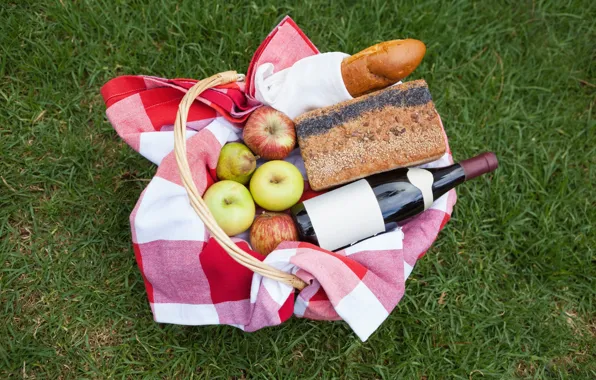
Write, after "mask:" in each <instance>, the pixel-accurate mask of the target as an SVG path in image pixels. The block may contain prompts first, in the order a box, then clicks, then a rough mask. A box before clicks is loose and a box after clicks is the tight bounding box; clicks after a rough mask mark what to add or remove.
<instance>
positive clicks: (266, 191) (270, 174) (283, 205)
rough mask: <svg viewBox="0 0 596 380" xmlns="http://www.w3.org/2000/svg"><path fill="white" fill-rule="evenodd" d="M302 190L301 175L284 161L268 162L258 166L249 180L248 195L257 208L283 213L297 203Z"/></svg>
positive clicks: (295, 168)
mask: <svg viewBox="0 0 596 380" xmlns="http://www.w3.org/2000/svg"><path fill="white" fill-rule="evenodd" d="M303 190H304V181H303V180H302V174H300V170H298V168H297V167H295V166H294V165H292V164H290V163H289V162H286V161H279V160H275V161H269V162H266V163H265V164H263V166H260V167H259V168H257V170H256V171H255V174H253V176H252V178H251V180H250V193H251V194H252V197H253V199H254V200H255V202H257V204H258V205H259V206H261V207H262V208H264V209H266V210H269V211H283V210H285V209H288V208H290V207H292V206H293V205H295V204H296V202H298V200H299V199H300V197H301V196H302V191H303Z"/></svg>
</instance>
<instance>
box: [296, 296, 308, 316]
mask: <svg viewBox="0 0 596 380" xmlns="http://www.w3.org/2000/svg"><path fill="white" fill-rule="evenodd" d="M307 307H308V301H305V300H304V299H302V297H300V296H298V297H296V302H295V303H294V314H295V315H296V316H297V317H303V316H304V312H305V311H306V308H307Z"/></svg>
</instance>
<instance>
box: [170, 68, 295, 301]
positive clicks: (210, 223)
mask: <svg viewBox="0 0 596 380" xmlns="http://www.w3.org/2000/svg"><path fill="white" fill-rule="evenodd" d="M240 81H244V75H243V74H237V73H236V72H235V71H226V72H223V73H219V74H216V75H213V76H211V77H209V78H207V79H204V80H201V81H199V82H197V83H196V84H195V85H194V86H192V87H191V88H190V89H189V90H188V92H187V93H186V95H185V96H184V97H183V98H182V100H181V101H180V106H179V107H178V113H177V115H176V121H175V123H174V152H175V155H176V162H177V164H178V169H179V171H180V177H181V179H182V184H183V185H184V188H185V189H186V192H187V193H188V197H189V200H190V204H191V206H192V208H193V209H194V210H195V212H196V213H197V215H198V216H199V218H201V220H202V221H203V223H205V226H206V227H207V229H208V230H209V232H210V233H211V235H212V236H213V238H215V240H216V241H217V242H218V243H219V244H220V245H221V246H222V248H223V249H224V250H225V251H226V252H227V253H228V254H229V255H230V256H231V257H232V258H233V259H234V260H236V261H237V262H238V263H239V264H241V265H243V266H245V267H246V268H248V269H250V270H252V271H253V272H255V273H258V274H260V275H261V276H264V277H267V278H270V279H272V280H276V281H279V282H282V283H285V284H288V285H290V286H292V287H294V288H296V289H298V290H301V289H303V288H304V287H305V286H306V283H305V282H304V281H302V280H301V279H300V278H298V277H296V276H294V275H292V274H289V273H286V272H282V271H280V270H279V269H276V268H273V267H271V266H270V265H267V264H265V263H263V262H261V261H260V260H258V259H256V258H254V257H253V256H251V255H250V254H249V253H248V252H246V251H244V250H242V249H240V248H239V247H238V246H237V245H236V244H235V243H234V242H233V241H232V239H230V237H229V236H228V235H226V233H225V232H224V231H223V230H222V229H221V227H220V226H219V225H218V224H217V222H216V221H215V218H214V217H213V215H212V214H211V212H210V211H209V208H208V207H207V205H206V204H205V201H203V199H202V198H201V194H200V193H199V190H198V189H197V187H196V185H195V183H194V181H193V178H192V172H191V170H190V165H189V163H188V159H187V156H186V120H187V118H188V111H189V109H190V106H191V105H192V103H193V102H194V100H195V99H196V98H197V96H199V95H200V94H201V93H202V92H203V91H205V90H206V89H209V88H212V87H215V86H219V85H222V84H226V83H231V82H240Z"/></svg>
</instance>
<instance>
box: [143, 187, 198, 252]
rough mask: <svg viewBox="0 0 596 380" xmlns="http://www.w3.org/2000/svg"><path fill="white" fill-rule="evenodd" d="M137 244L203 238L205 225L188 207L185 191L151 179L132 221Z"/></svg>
mask: <svg viewBox="0 0 596 380" xmlns="http://www.w3.org/2000/svg"><path fill="white" fill-rule="evenodd" d="M134 228H135V232H136V236H137V241H136V242H137V243H148V242H150V241H155V240H199V241H203V240H204V239H205V225H204V224H203V222H202V221H201V219H200V218H199V216H198V215H197V214H196V212H195V211H194V210H193V209H192V207H191V206H190V202H189V200H188V195H187V193H186V190H185V189H184V187H182V186H178V185H176V184H175V183H172V182H170V181H168V180H165V179H163V178H160V177H153V179H152V180H151V182H150V183H149V186H147V188H146V189H145V193H144V195H143V199H142V201H141V204H140V206H139V209H138V210H137V215H136V217H135V221H134Z"/></svg>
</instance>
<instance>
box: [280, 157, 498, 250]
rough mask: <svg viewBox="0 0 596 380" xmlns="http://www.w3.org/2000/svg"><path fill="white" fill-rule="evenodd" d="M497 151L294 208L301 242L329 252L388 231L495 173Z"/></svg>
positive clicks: (390, 176)
mask: <svg viewBox="0 0 596 380" xmlns="http://www.w3.org/2000/svg"><path fill="white" fill-rule="evenodd" d="M497 166H498V161H497V157H496V156H495V154H494V153H492V152H487V153H482V154H480V155H478V156H476V157H473V158H470V159H467V160H464V161H461V162H459V163H457V164H453V165H451V166H447V167H442V168H428V169H422V168H403V169H396V170H392V171H388V172H384V173H379V174H375V175H372V176H370V177H367V178H364V179H361V180H358V181H356V182H352V183H350V184H348V185H345V186H342V187H339V188H337V189H335V190H332V191H329V192H327V193H325V194H321V195H319V196H317V197H315V198H311V199H308V200H306V201H304V202H302V203H298V204H296V205H295V206H294V207H292V208H291V214H292V218H293V219H294V222H295V223H296V227H297V229H298V235H299V239H300V240H301V241H306V242H309V243H313V244H316V245H318V246H320V247H321V248H324V249H327V250H331V251H333V250H337V249H338V248H342V247H346V246H349V245H351V244H353V243H355V242H357V241H360V240H363V239H365V238H368V237H370V236H374V235H376V234H379V233H381V232H385V229H386V225H393V226H395V225H396V223H397V222H400V221H403V220H405V219H408V218H410V217H412V216H414V215H416V214H419V213H421V212H422V211H424V210H426V209H427V208H429V207H430V206H431V205H432V204H433V202H434V200H435V199H438V198H439V197H440V196H441V195H443V194H445V193H446V192H448V191H449V190H451V189H452V188H454V187H455V186H457V185H459V184H460V183H462V182H464V181H467V180H470V179H472V178H476V177H478V176H480V175H482V174H485V173H489V172H492V171H494V170H495V169H496V168H497Z"/></svg>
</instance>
